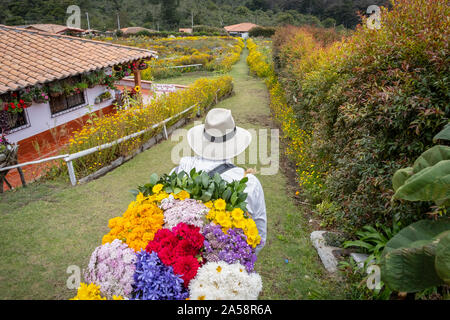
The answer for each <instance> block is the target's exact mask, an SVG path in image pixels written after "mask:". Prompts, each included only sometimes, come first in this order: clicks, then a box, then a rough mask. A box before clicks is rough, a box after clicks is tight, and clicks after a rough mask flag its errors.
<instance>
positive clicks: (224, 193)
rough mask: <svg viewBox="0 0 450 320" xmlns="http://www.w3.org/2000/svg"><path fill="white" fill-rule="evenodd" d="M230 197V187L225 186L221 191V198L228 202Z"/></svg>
mask: <svg viewBox="0 0 450 320" xmlns="http://www.w3.org/2000/svg"><path fill="white" fill-rule="evenodd" d="M230 197H231V189H230V188H227V189H226V190H225V191H224V192H223V193H222V199H223V200H225V202H228V200H230Z"/></svg>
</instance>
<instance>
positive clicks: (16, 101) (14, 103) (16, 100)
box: [2, 92, 31, 113]
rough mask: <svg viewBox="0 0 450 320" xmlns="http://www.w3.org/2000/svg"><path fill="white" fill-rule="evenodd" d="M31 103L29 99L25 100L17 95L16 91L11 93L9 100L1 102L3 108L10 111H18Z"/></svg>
mask: <svg viewBox="0 0 450 320" xmlns="http://www.w3.org/2000/svg"><path fill="white" fill-rule="evenodd" d="M30 105H31V102H30V101H25V100H24V99H23V98H22V97H19V96H18V94H17V93H16V92H13V93H11V96H10V100H9V101H8V102H3V106H2V107H3V110H5V111H8V112H11V113H20V112H22V111H23V109H26V108H28V107H29V106H30Z"/></svg>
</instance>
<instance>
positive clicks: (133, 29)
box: [120, 27, 156, 35]
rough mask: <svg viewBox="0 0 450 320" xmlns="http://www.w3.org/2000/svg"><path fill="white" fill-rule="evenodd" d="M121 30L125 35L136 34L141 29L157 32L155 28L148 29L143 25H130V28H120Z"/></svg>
mask: <svg viewBox="0 0 450 320" xmlns="http://www.w3.org/2000/svg"><path fill="white" fill-rule="evenodd" d="M120 31H122V32H123V34H125V35H130V34H136V33H138V32H139V31H148V32H156V31H155V30H152V29H147V28H143V27H128V28H122V29H120Z"/></svg>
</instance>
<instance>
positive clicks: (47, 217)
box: [0, 49, 343, 299]
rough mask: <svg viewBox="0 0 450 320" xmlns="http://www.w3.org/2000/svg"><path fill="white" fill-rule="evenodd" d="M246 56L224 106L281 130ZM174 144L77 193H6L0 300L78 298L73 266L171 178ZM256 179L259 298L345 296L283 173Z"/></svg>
mask: <svg viewBox="0 0 450 320" xmlns="http://www.w3.org/2000/svg"><path fill="white" fill-rule="evenodd" d="M247 54H248V51H247V50H246V49H245V50H244V51H243V55H242V57H241V60H240V61H239V62H238V63H237V64H236V65H235V66H234V67H233V69H232V71H231V72H230V75H231V76H232V77H233V79H234V88H235V94H234V95H233V96H232V97H230V98H228V99H226V100H223V101H221V102H220V103H219V104H218V105H217V107H221V108H228V109H230V110H232V113H233V116H234V118H235V120H236V122H237V125H239V126H242V127H245V128H254V129H261V128H267V129H270V128H275V126H274V124H273V123H272V120H271V118H270V109H269V96H268V92H267V89H266V87H265V84H264V82H263V81H262V80H260V79H257V78H255V77H253V76H251V75H249V71H248V67H247V65H246V63H245V58H246V56H247ZM203 76H205V74H204V73H191V74H188V75H185V76H182V77H179V78H172V79H168V80H170V81H168V82H170V83H183V84H189V83H191V82H193V81H194V80H195V79H196V78H198V77H203ZM210 76H216V74H210ZM190 126H192V124H190V125H188V127H190ZM252 143H255V142H252ZM175 144H176V142H173V141H170V140H168V141H164V142H162V143H160V144H158V145H156V146H154V147H152V148H151V149H149V150H147V151H145V152H143V153H141V154H139V155H138V156H136V157H135V158H134V159H132V160H130V161H128V162H127V163H125V164H123V165H122V166H120V167H119V168H117V169H116V170H114V171H112V172H110V173H108V174H107V175H105V176H104V177H102V178H100V179H97V180H95V181H92V182H90V183H88V184H84V185H78V186H76V187H71V186H70V185H69V183H68V181H67V180H65V178H58V179H56V180H51V181H44V182H41V183H35V184H31V185H29V187H28V188H26V189H18V190H16V191H13V192H8V193H6V194H3V195H0V298H1V299H68V298H70V297H72V296H74V295H75V291H74V290H69V289H67V287H66V280H67V278H68V276H69V274H67V273H66V270H67V267H68V266H70V265H77V266H80V267H81V268H83V267H85V266H86V265H87V263H88V260H89V257H90V254H91V253H92V251H93V250H94V249H95V247H97V246H98V245H100V244H101V238H102V236H103V235H104V234H106V233H107V232H108V230H109V229H108V227H107V225H108V220H109V219H110V218H112V217H115V216H118V215H121V214H122V213H123V212H124V211H125V209H126V208H127V206H128V203H129V202H130V201H132V200H133V197H132V195H131V194H130V193H129V192H128V190H130V189H132V188H134V187H136V186H137V185H140V184H144V183H146V182H147V181H148V179H149V176H150V174H151V173H152V172H157V173H164V172H168V171H169V170H170V169H171V168H172V167H174V166H175V164H173V163H171V161H168V159H170V154H171V150H172V148H173V147H174V146H175ZM244 167H252V166H251V165H244ZM256 169H257V170H259V169H260V166H259V165H258V166H257V168H256ZM257 176H258V178H260V181H261V183H262V186H263V188H264V193H265V197H266V207H267V215H268V239H267V244H266V246H265V248H264V249H263V250H262V251H261V253H260V255H259V258H258V262H257V266H256V268H257V271H258V272H259V273H260V274H261V276H262V278H263V285H264V288H263V292H262V293H261V296H260V298H261V299H338V298H343V292H342V285H341V283H338V282H337V281H338V280H336V279H334V278H331V277H329V276H328V275H327V273H326V271H325V269H324V268H323V267H322V265H321V264H320V261H319V259H318V257H317V254H316V252H315V250H314V249H313V247H312V246H311V244H310V241H309V234H310V232H311V231H312V230H310V229H309V226H308V223H307V218H306V216H305V212H304V209H303V208H300V207H298V206H296V204H295V203H294V199H293V197H294V195H293V191H292V189H291V188H290V187H289V185H290V184H289V181H288V178H287V177H286V176H285V175H284V173H283V172H282V171H281V170H279V171H278V173H277V174H275V175H257Z"/></svg>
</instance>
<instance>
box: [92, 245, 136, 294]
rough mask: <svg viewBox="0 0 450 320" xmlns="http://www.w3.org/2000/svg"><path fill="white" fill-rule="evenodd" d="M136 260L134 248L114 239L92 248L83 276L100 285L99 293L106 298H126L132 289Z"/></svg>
mask: <svg viewBox="0 0 450 320" xmlns="http://www.w3.org/2000/svg"><path fill="white" fill-rule="evenodd" d="M136 260H137V257H136V254H135V252H134V250H133V249H131V248H129V247H128V245H127V244H126V243H123V242H122V241H120V240H118V239H115V240H114V241H113V242H111V243H105V244H104V245H101V246H99V247H97V248H96V249H95V250H94V252H93V253H92V255H91V259H90V261H89V265H88V267H87V270H85V272H84V278H85V280H86V281H87V282H88V283H90V282H92V283H95V284H96V285H98V286H100V288H101V289H100V291H101V293H102V294H103V295H105V296H106V297H108V298H112V296H113V295H116V296H122V297H124V298H127V297H129V296H130V295H131V291H132V289H133V288H132V284H133V282H134V279H133V276H134V271H135V269H136V267H135V263H136Z"/></svg>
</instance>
